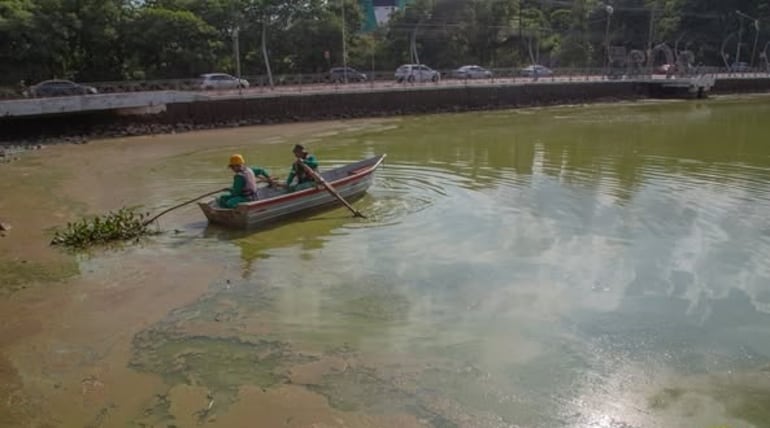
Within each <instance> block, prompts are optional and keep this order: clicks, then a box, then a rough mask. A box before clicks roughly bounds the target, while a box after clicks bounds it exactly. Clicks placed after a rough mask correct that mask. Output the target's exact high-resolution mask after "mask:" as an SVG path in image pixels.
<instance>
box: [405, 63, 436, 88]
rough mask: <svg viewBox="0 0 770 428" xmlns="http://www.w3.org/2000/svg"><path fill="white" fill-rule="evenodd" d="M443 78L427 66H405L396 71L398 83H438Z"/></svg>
mask: <svg viewBox="0 0 770 428" xmlns="http://www.w3.org/2000/svg"><path fill="white" fill-rule="evenodd" d="M439 79H441V76H440V74H439V72H438V71H436V70H433V69H432V68H430V67H428V66H427V65H422V64H404V65H402V66H401V67H398V69H397V70H396V81H397V82H399V83H401V82H438V81H439Z"/></svg>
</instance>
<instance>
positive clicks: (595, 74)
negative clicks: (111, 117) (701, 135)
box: [0, 67, 770, 99]
mask: <svg viewBox="0 0 770 428" xmlns="http://www.w3.org/2000/svg"><path fill="white" fill-rule="evenodd" d="M361 71H362V73H364V74H365V75H366V80H364V81H355V79H354V78H351V79H350V80H349V81H348V82H347V83H344V82H340V81H338V80H332V79H330V77H329V75H328V74H327V73H316V74H279V75H274V76H273V84H272V85H270V82H269V80H268V77H267V76H266V75H253V76H249V75H247V76H242V78H243V79H245V80H247V81H248V88H243V89H241V90H238V89H231V90H222V89H213V90H207V89H206V88H204V87H203V86H202V81H201V79H167V80H137V81H115V82H88V83H83V85H87V86H91V87H94V88H96V90H97V91H98V92H99V93H101V94H110V93H131V92H146V91H168V90H172V91H195V92H207V93H208V92H210V93H214V94H216V93H220V92H228V93H234V92H235V93H245V94H250V95H254V94H265V95H268V94H273V93H274V94H281V93H303V92H335V91H350V90H354V91H356V90H357V91H365V90H387V89H398V88H401V87H420V86H425V87H430V86H431V85H432V86H441V85H445V86H457V85H495V84H499V85H515V84H527V83H548V82H571V81H602V80H629V79H641V78H674V77H686V76H690V75H698V74H704V73H705V74H714V75H716V76H717V77H719V78H755V77H770V70H768V69H765V68H754V69H749V68H747V69H742V70H739V71H738V70H735V71H733V70H725V69H724V68H719V67H692V68H691V69H689V70H687V71H685V72H681V73H677V72H669V73H668V74H667V73H666V72H664V71H663V70H661V69H649V68H642V69H601V68H556V69H553V70H547V71H545V72H543V73H539V74H533V73H532V72H531V71H527V69H513V68H498V69H491V70H490V71H491V73H492V74H491V76H489V77H483V78H463V77H460V76H458V74H457V71H456V70H438V73H439V76H440V77H439V78H438V79H437V81H433V80H431V79H425V81H420V79H414V80H413V81H408V80H407V79H404V80H403V81H397V80H396V78H395V74H394V72H393V71H374V72H371V71H369V72H367V71H363V70H361ZM351 77H355V76H351ZM24 92H25V91H24V90H23V89H22V88H19V87H0V99H18V98H23V97H25V94H24Z"/></svg>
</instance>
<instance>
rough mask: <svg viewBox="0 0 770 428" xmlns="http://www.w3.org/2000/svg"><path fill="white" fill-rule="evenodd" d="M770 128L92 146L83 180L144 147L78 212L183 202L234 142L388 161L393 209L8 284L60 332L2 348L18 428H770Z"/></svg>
mask: <svg viewBox="0 0 770 428" xmlns="http://www.w3.org/2000/svg"><path fill="white" fill-rule="evenodd" d="M768 117H770V102H768V99H767V98H761V97H760V98H726V99H720V100H709V101H704V102H668V103H635V104H617V105H600V106H569V107H558V108H546V109H526V110H514V111H502V112H483V113H468V114H460V115H437V116H423V117H416V118H405V119H393V120H384V121H365V122H349V123H343V124H339V123H338V124H326V125H314V126H311V127H310V128H308V129H305V130H304V131H297V130H296V129H295V131H290V130H291V129H292V128H291V127H273V128H243V129H238V130H227V131H217V132H209V133H202V134H191V135H187V136H185V135H179V136H162V137H152V138H150V139H149V140H148V138H147V137H145V138H144V139H130V140H122V141H111V142H104V143H99V144H95V145H92V146H89V147H82V148H81V147H78V148H76V149H73V150H77V151H79V153H76V154H67V155H66V156H70V157H71V158H72V162H73V164H75V159H82V158H83V157H85V156H92V157H94V158H95V159H97V160H98V159H102V160H104V159H106V158H108V157H112V156H115V155H116V153H120V155H121V159H120V160H119V164H118V165H117V166H116V168H119V169H120V170H121V171H126V174H127V176H126V179H125V180H126V183H127V184H128V185H127V186H126V191H125V193H123V194H122V195H115V194H114V192H113V191H112V189H113V188H112V187H111V186H109V185H108V184H106V183H93V181H94V180H93V175H90V176H86V177H84V176H83V173H82V172H77V171H73V170H72V168H70V169H69V170H68V171H67V174H68V177H69V178H68V180H69V181H67V182H68V183H70V184H69V185H68V186H69V187H68V189H70V190H68V191H71V192H72V193H73V194H74V195H75V199H77V200H79V201H80V202H81V203H82V204H84V205H85V206H87V207H89V208H82V207H80V206H78V205H75V206H73V207H72V208H71V211H73V212H76V211H78V210H80V211H81V212H82V211H87V212H90V211H93V208H94V207H99V208H100V209H105V208H115V207H116V204H118V203H124V204H130V203H135V204H136V203H140V204H144V205H145V206H147V207H148V208H150V209H162V208H164V207H166V206H171V205H173V204H175V203H177V202H180V201H183V200H185V199H187V198H189V196H190V195H194V194H196V193H204V192H206V191H207V190H210V188H212V187H213V188H216V186H220V185H221V184H222V182H223V181H226V180H228V177H227V172H226V171H224V170H223V168H222V164H223V162H224V159H226V158H227V157H228V156H229V153H230V152H231V151H240V152H243V153H244V155H246V157H247V160H249V161H251V162H256V163H259V164H260V165H261V166H264V167H267V168H268V169H270V170H274V171H276V173H278V174H283V175H285V170H286V169H287V168H286V167H287V161H289V162H290V159H289V157H288V155H289V151H290V148H291V146H292V145H293V144H294V143H296V142H299V141H302V142H304V143H305V144H306V145H307V146H309V147H310V149H311V150H312V151H313V152H315V153H316V154H317V155H318V157H319V158H320V160H321V162H322V167H325V168H330V167H333V166H335V165H341V164H344V163H346V162H349V161H353V160H357V159H360V158H362V157H366V156H372V155H374V154H378V153H387V154H388V157H387V160H386V163H385V165H384V166H383V167H382V169H381V170H380V171H379V172H378V175H377V178H376V180H375V183H374V185H373V187H372V188H371V189H370V192H369V193H368V195H367V196H366V197H365V198H363V199H362V200H360V201H358V202H356V206H357V208H359V209H360V210H361V211H362V212H364V213H366V214H367V215H368V216H369V220H366V221H364V220H360V219H353V218H351V217H350V216H349V215H348V214H347V213H346V212H345V211H344V210H342V209H340V210H334V211H329V212H325V213H321V214H316V215H313V216H310V217H307V218H304V219H303V221H299V222H292V223H287V224H283V225H279V226H277V227H274V228H271V229H269V230H265V231H260V232H258V233H254V232H233V231H228V230H224V229H221V228H218V227H214V226H208V225H206V223H205V221H203V220H202V215H201V214H200V213H199V212H197V211H196V210H195V209H190V210H186V211H182V212H178V213H175V214H172V215H170V216H169V217H168V218H167V219H165V220H164V221H163V222H162V225H163V226H164V228H165V229H170V230H174V229H176V233H167V234H165V235H163V236H161V237H159V238H154V239H152V240H151V241H149V242H146V243H144V244H143V245H141V246H138V247H129V248H125V249H118V250H110V251H97V252H96V253H94V254H92V255H90V256H88V257H80V258H79V259H78V271H79V273H78V274H76V275H75V276H74V277H71V278H70V279H68V280H65V284H66V285H64V286H62V285H58V286H56V287H57V291H56V292H54V293H53V296H56V297H51V294H49V293H50V291H47V292H44V291H42V290H44V289H45V288H44V287H32V289H31V291H26V290H24V291H20V292H17V293H15V294H11V295H10V296H9V297H8V299H7V300H8V301H7V302H4V303H3V305H4V307H5V308H9V309H11V310H19V311H20V310H21V309H24V311H30V310H32V313H33V315H31V316H27V318H23V319H24V320H26V321H24V322H21V321H19V322H17V324H18V325H22V326H25V325H30V323H32V325H37V326H38V329H37V330H36V331H37V333H36V335H31V337H30V338H26V339H25V338H19V337H14V338H13V339H12V340H11V339H8V340H6V342H7V346H6V347H5V352H4V353H5V355H6V357H4V358H5V359H4V360H3V359H0V362H2V361H6V365H7V366H8V367H11V368H9V369H7V370H6V372H5V373H7V375H6V378H7V379H13V382H6V384H7V385H11V386H10V387H7V388H6V389H8V390H9V391H7V392H6V396H7V397H10V398H9V400H10V401H8V402H9V403H11V402H14V403H16V404H15V407H9V408H7V409H6V413H7V414H8V415H9V416H8V417H9V418H15V419H8V420H15V421H22V420H37V421H46V422H48V423H52V424H53V425H58V424H62V425H68V424H72V423H74V424H78V423H81V424H84V423H88V424H91V426H114V425H125V424H128V425H129V426H169V425H176V426H190V425H192V424H196V423H207V424H208V425H212V426H246V425H248V424H251V425H253V424H254V423H256V422H255V421H259V422H260V423H259V424H257V426H271V427H272V426H276V427H277V426H297V427H300V426H311V425H312V424H314V423H315V424H317V426H348V427H359V426H372V427H373V426H382V427H390V426H403V427H409V426H423V427H424V426H428V427H608V428H610V427H611V428H621V427H622V428H629V427H634V428H636V427H639V428H641V427H717V426H720V427H721V426H729V427H767V426H770V215H768V213H770V187H769V184H770V144H768V143H767V136H768V135H770V121H768V120H767V118H768ZM46 156H53V155H51V154H45V153H44V154H41V155H40V157H39V158H34V159H30V160H28V161H26V162H27V164H23V163H22V164H20V165H18V166H14V168H30V165H29V164H30V163H33V164H34V162H41V163H42V162H48V161H51V159H48V158H46ZM63 156H64V155H63ZM66 156H65V159H64V160H61V161H60V162H62V163H63V164H64V165H65V167H66V166H67V165H68V163H67V160H66V159H67V158H66ZM97 163H98V162H95V164H97ZM99 168H100V166H98V165H95V166H94V170H92V171H91V173H92V174H96V175H99V174H101V172H99V171H101V170H100V169H99ZM3 173H5V172H0V174H3ZM80 182H88V183H90V184H89V186H91V187H90V188H91V190H90V191H89V192H77V191H72V190H71V189H72V184H71V183H80ZM5 209H8V206H6V207H5ZM52 224H56V223H55V222H50V221H49V222H48V223H46V225H52ZM6 239H8V238H6ZM8 254H10V253H6V256H5V260H8V261H7V263H14V262H13V261H12V257H11V256H10V255H8ZM30 281H31V282H34V281H37V282H41V281H38V280H34V281H33V280H30ZM17 282H19V280H17ZM42 282H44V281H42ZM49 287H50V286H49ZM62 287H67V288H66V289H64V290H62ZM25 293H28V294H25ZM55 299H58V300H55ZM54 307H56V308H62V307H63V308H64V309H63V310H62V309H60V311H59V312H61V313H60V314H59V315H58V316H54V317H53V319H52V320H40V319H39V318H41V315H42V314H43V313H44V312H45V310H52V309H53V308H54ZM107 319H109V320H112V322H111V323H110V322H104V320H107ZM95 321H96V323H97V324H100V325H99V326H95V325H94V322H95ZM14 322H15V321H14ZM62 323H63V324H65V325H66V326H62ZM38 324H39V325H38ZM49 324H50V326H49ZM12 325H15V324H13V323H12V322H10V321H9V323H6V324H5V325H4V327H6V329H10V326H12ZM128 326H130V327H128ZM33 330H34V329H33ZM0 344H2V342H0ZM0 356H2V355H0ZM65 356H66V358H65ZM65 359H66V361H67V362H66V363H64V362H63V360H65ZM25 361H26V362H25ZM2 367H3V365H2V364H0V375H2V374H3V373H4V372H3V371H2V370H1V369H2ZM13 374H16V377H13V376H12V375H13ZM14 382H15V383H14ZM13 385H16V386H15V387H14V386H13ZM2 393H3V390H0V395H2ZM13 400H16V401H13ZM71 407H74V409H71ZM65 408H67V409H69V410H67V411H66V412H65V411H63V410H62V409H65ZM1 409H2V408H1V407H0V410H1ZM41 415H42V416H41ZM0 422H2V419H0ZM244 424H246V425H244Z"/></svg>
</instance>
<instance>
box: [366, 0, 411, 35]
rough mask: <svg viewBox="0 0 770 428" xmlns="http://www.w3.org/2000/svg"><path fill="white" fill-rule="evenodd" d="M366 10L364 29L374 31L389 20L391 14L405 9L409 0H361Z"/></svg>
mask: <svg viewBox="0 0 770 428" xmlns="http://www.w3.org/2000/svg"><path fill="white" fill-rule="evenodd" d="M359 2H360V4H361V10H363V11H364V25H363V30H364V31H367V32H368V31H374V30H375V29H376V28H377V27H378V26H380V25H383V24H385V23H387V22H388V20H389V19H390V15H391V14H392V13H393V12H395V11H397V10H400V9H403V8H404V7H405V6H406V4H407V3H408V2H409V1H408V0H359Z"/></svg>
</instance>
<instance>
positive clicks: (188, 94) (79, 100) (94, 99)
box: [0, 73, 770, 117]
mask: <svg viewBox="0 0 770 428" xmlns="http://www.w3.org/2000/svg"><path fill="white" fill-rule="evenodd" d="M714 76H715V77H716V78H717V79H733V78H770V74H768V73H746V74H742V75H736V74H728V73H722V74H715V75H714ZM650 79H652V80H656V81H657V80H660V81H668V82H672V83H673V82H676V81H681V82H682V83H686V78H683V79H666V76H664V75H653V76H649V75H648V76H643V77H640V78H631V79H628V78H625V77H624V78H621V79H617V80H609V79H608V78H607V76H605V75H588V74H583V75H570V76H563V75H562V76H555V77H543V78H539V79H534V78H529V77H505V78H493V79H475V80H460V79H445V80H440V81H438V82H424V83H398V82H396V81H394V80H376V81H371V82H365V83H348V84H328V83H310V84H292V85H276V86H274V87H272V88H270V87H268V86H256V87H251V88H247V89H243V90H220V91H217V90H210V91H178V90H165V91H164V90H160V91H143V92H112V93H101V94H96V95H81V96H68V97H55V98H35V99H16V100H4V101H0V117H21V116H38V115H47V114H64V113H73V112H84V111H99V110H126V111H131V112H137V109H139V110H141V109H144V110H146V112H147V113H151V112H153V111H154V110H155V109H158V108H162V106H164V105H166V104H170V103H180V102H193V101H206V100H217V99H234V98H263V97H281V96H296V95H307V94H336V93H366V92H382V91H420V90H435V89H439V88H457V87H495V86H499V87H504V86H512V85H533V84H537V85H546V84H556V83H570V82H575V83H577V82H627V81H629V80H635V81H649V80H650ZM103 89H105V90H107V89H108V87H106V86H105V87H103ZM111 89H113V90H114V89H115V88H114V87H113V88H111Z"/></svg>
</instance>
